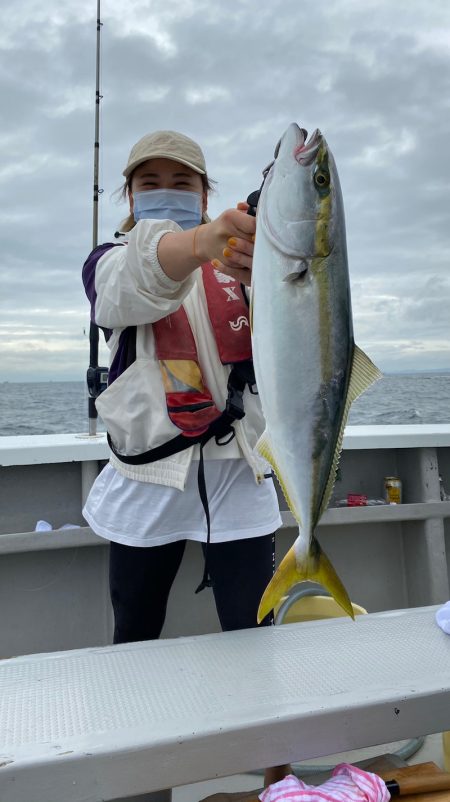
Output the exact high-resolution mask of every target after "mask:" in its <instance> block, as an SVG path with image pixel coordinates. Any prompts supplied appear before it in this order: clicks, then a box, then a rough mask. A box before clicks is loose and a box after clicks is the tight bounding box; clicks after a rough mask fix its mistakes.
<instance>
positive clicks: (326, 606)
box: [278, 596, 367, 624]
mask: <svg viewBox="0 0 450 802" xmlns="http://www.w3.org/2000/svg"><path fill="white" fill-rule="evenodd" d="M287 598H288V597H287V596H285V597H284V598H283V599H282V600H281V602H280V607H281V605H282V604H283V602H285V601H286V599H287ZM352 607H353V612H354V613H355V615H365V614H366V613H367V610H365V609H364V607H361V606H360V605H359V604H354V603H353V602H352ZM278 609H279V608H278ZM345 615H346V613H345V612H344V610H343V609H342V607H340V606H339V605H338V604H337V602H335V600H334V599H332V598H331V597H330V596H302V597H301V598H300V599H297V601H295V602H293V603H292V604H291V606H290V607H289V608H288V609H287V610H286V612H285V614H284V616H283V622H282V623H283V624H295V623H297V622H299V621H319V620H320V619H321V618H342V617H343V616H345Z"/></svg>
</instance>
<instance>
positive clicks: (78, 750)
mask: <svg viewBox="0 0 450 802" xmlns="http://www.w3.org/2000/svg"><path fill="white" fill-rule="evenodd" d="M436 609H437V608H436V607H422V608H416V609H409V610H396V611H391V612H384V613H375V614H370V615H366V616H360V617H358V618H357V620H356V621H355V622H353V621H351V620H350V619H347V618H342V619H330V620H323V621H317V622H306V623H302V624H287V625H283V626H280V627H270V628H263V629H254V630H246V631H239V632H228V633H221V634H217V633H216V634H211V635H200V636H195V637H183V638H177V639H173V640H160V641H153V642H147V643H132V644H123V645H120V646H110V647H102V648H88V649H79V650H74V651H68V652H57V653H50V654H38V655H29V656H23V657H16V658H11V659H7V660H3V661H1V662H0V800H1V802H100V800H112V799H117V798H120V797H127V796H133V795H139V794H144V793H148V792H151V791H157V790H159V789H163V788H167V787H174V786H178V785H186V784H189V783H193V782H198V781H201V780H207V779H211V778H215V777H220V776H229V775H232V774H238V773H243V772H246V771H250V770H255V769H259V768H262V767H264V766H269V765H277V764H282V763H285V762H289V761H294V762H297V761H299V760H306V759H308V758H313V757H321V756H324V755H330V754H334V753H337V752H342V751H347V750H352V749H355V748H360V747H365V746H371V745H375V744H382V743H387V742H390V741H396V740H402V739H404V738H409V737H411V736H415V735H425V734H428V733H432V732H440V731H442V730H448V729H450V636H449V635H445V634H444V633H443V632H442V631H441V630H440V629H439V628H438V627H437V625H436V623H435V619H434V614H435V611H436Z"/></svg>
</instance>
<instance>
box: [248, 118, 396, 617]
mask: <svg viewBox="0 0 450 802" xmlns="http://www.w3.org/2000/svg"><path fill="white" fill-rule="evenodd" d="M250 321H251V336H252V348H253V361H254V368H255V376H256V385H257V389H258V393H259V396H260V401H261V406H262V411H263V414H264V417H265V421H266V428H265V431H264V433H263V434H262V436H261V437H260V439H259V441H258V443H257V445H256V449H257V451H258V452H259V453H260V454H261V455H262V457H264V458H265V459H266V460H267V461H268V462H269V463H270V465H271V466H272V468H273V471H274V473H275V475H276V477H277V479H278V482H279V484H280V486H281V489H282V491H283V494H284V496H285V498H286V501H287V504H288V507H289V509H290V510H291V512H292V515H293V516H294V518H295V520H296V522H297V523H298V527H299V534H298V537H297V539H296V540H295V542H294V544H293V545H292V547H291V548H290V549H289V551H288V552H287V554H286V555H285V557H284V558H283V560H282V561H281V563H280V565H279V567H278V569H277V570H276V572H275V574H274V576H273V577H272V579H271V581H270V582H269V584H268V586H267V588H266V589H265V591H264V593H263V596H262V598H261V602H260V605H259V609H258V614H257V618H258V623H260V622H261V621H262V620H263V619H264V618H265V617H266V615H267V614H268V613H270V611H271V610H273V609H274V608H275V609H276V607H277V605H278V604H279V603H280V601H281V600H282V598H283V597H284V596H285V595H286V593H287V592H288V591H289V589H290V588H291V587H292V586H293V585H294V584H296V583H298V582H303V581H314V582H318V583H319V584H320V585H321V586H323V587H324V588H326V590H327V591H328V592H329V593H330V594H331V595H332V596H333V598H334V599H335V601H336V602H337V604H338V605H340V607H341V608H342V609H343V610H344V611H345V613H347V614H348V615H349V616H351V617H352V618H354V613H353V608H352V604H351V601H350V598H349V596H348V593H347V591H346V589H345V587H344V585H343V583H342V581H341V580H340V578H339V576H338V575H337V573H336V571H335V569H334V567H333V565H332V564H331V562H330V560H329V559H328V557H327V556H326V554H325V553H324V551H323V550H322V548H321V546H320V543H319V541H318V540H317V537H316V534H315V532H316V529H317V526H318V524H319V521H320V518H321V516H322V514H323V513H324V511H325V510H326V508H327V506H328V503H329V500H330V496H331V494H332V491H333V487H334V484H335V480H336V472H337V468H338V464H339V457H340V453H341V450H342V440H343V435H344V429H345V424H346V421H347V418H348V414H349V410H350V406H351V404H352V402H353V401H354V400H355V399H356V398H357V397H358V396H359V395H360V394H361V393H362V392H364V391H365V390H366V389H367V388H368V387H369V386H370V385H371V384H372V383H373V382H375V381H376V380H377V379H379V378H380V377H381V375H382V374H381V372H380V371H379V370H378V368H377V367H376V366H375V365H374V364H373V362H372V361H371V360H370V358H369V357H368V356H367V355H366V354H365V353H364V351H362V350H361V349H360V348H359V347H358V346H357V345H356V344H355V342H354V336H353V321H352V308H351V296H350V280H349V270H348V258H347V246H346V230H345V217H344V204H343V199H342V192H341V188H340V183H339V177H338V173H337V169H336V164H335V161H334V158H333V155H332V152H331V150H330V148H329V146H328V144H327V142H326V140H325V137H324V136H323V135H322V133H321V132H320V131H319V130H318V129H317V130H315V131H314V133H313V134H312V135H311V137H310V138H309V140H308V134H307V132H306V130H305V129H303V128H300V127H299V126H298V125H297V123H292V124H291V125H290V126H289V127H288V128H287V130H286V131H285V133H284V135H283V136H282V138H281V140H280V142H279V143H278V145H277V148H276V151H275V159H274V162H273V163H272V165H269V168H267V170H266V171H265V180H264V182H263V186H262V188H261V192H260V195H259V199H258V204H257V212H256V234H255V243H254V252H253V264H252V281H251V292H250Z"/></svg>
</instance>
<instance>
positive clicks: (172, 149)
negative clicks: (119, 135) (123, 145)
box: [122, 131, 206, 178]
mask: <svg viewBox="0 0 450 802" xmlns="http://www.w3.org/2000/svg"><path fill="white" fill-rule="evenodd" d="M148 159H173V161H176V162H180V164H185V165H186V166H187V167H191V168H192V170H195V172H196V173H200V174H201V175H205V174H206V165H205V157H204V155H203V153H202V150H201V148H200V147H199V146H198V145H197V144H196V142H194V140H193V139H189V137H188V136H184V134H178V133H177V132H176V131H155V132H154V133H153V134H146V135H145V136H143V137H142V139H140V140H139V142H136V144H135V145H134V146H133V147H132V148H131V153H130V155H129V157H128V164H127V166H126V167H125V170H124V171H123V173H122V175H124V176H125V178H128V176H129V175H130V173H132V172H133V170H134V169H135V168H136V167H138V166H139V164H142V162H146V161H148Z"/></svg>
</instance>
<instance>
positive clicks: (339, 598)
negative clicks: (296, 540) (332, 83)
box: [257, 537, 355, 624]
mask: <svg viewBox="0 0 450 802" xmlns="http://www.w3.org/2000/svg"><path fill="white" fill-rule="evenodd" d="M306 581H310V582H318V583H319V584H320V585H322V586H323V587H324V588H326V590H328V592H329V593H330V594H331V595H332V597H333V599H334V600H335V602H336V603H337V604H339V606H340V607H342V609H343V610H344V611H345V612H346V613H347V615H349V616H350V617H351V618H353V619H354V618H355V614H354V612H353V607H352V603H351V601H350V599H349V596H348V593H347V591H346V589H345V588H344V585H343V584H342V582H341V580H340V579H339V577H338V575H337V573H336V571H335V569H334V568H333V566H332V564H331V562H330V560H329V559H328V557H327V555H326V554H325V552H324V551H322V548H321V546H320V543H319V541H318V540H317V539H316V538H315V537H313V538H312V539H311V543H310V546H309V551H308V552H307V554H306V555H305V557H304V559H301V558H299V557H298V556H297V555H296V552H295V544H294V546H291V548H290V549H289V551H288V553H287V554H286V555H285V557H284V558H283V560H282V561H281V563H280V565H279V567H278V569H277V570H276V572H275V574H274V575H273V577H272V579H271V580H270V582H269V584H268V585H267V587H266V589H265V591H264V593H263V596H262V598H261V601H260V604H259V608H258V616H257V618H258V624H259V623H261V621H262V620H263V619H264V618H265V617H266V615H268V614H269V613H270V611H271V610H273V609H274V608H275V607H276V606H277V605H278V604H279V603H280V602H281V600H282V598H283V596H284V595H286V593H287V592H288V591H289V590H290V588H291V587H292V586H293V585H296V584H297V583H298V582H306Z"/></svg>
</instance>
